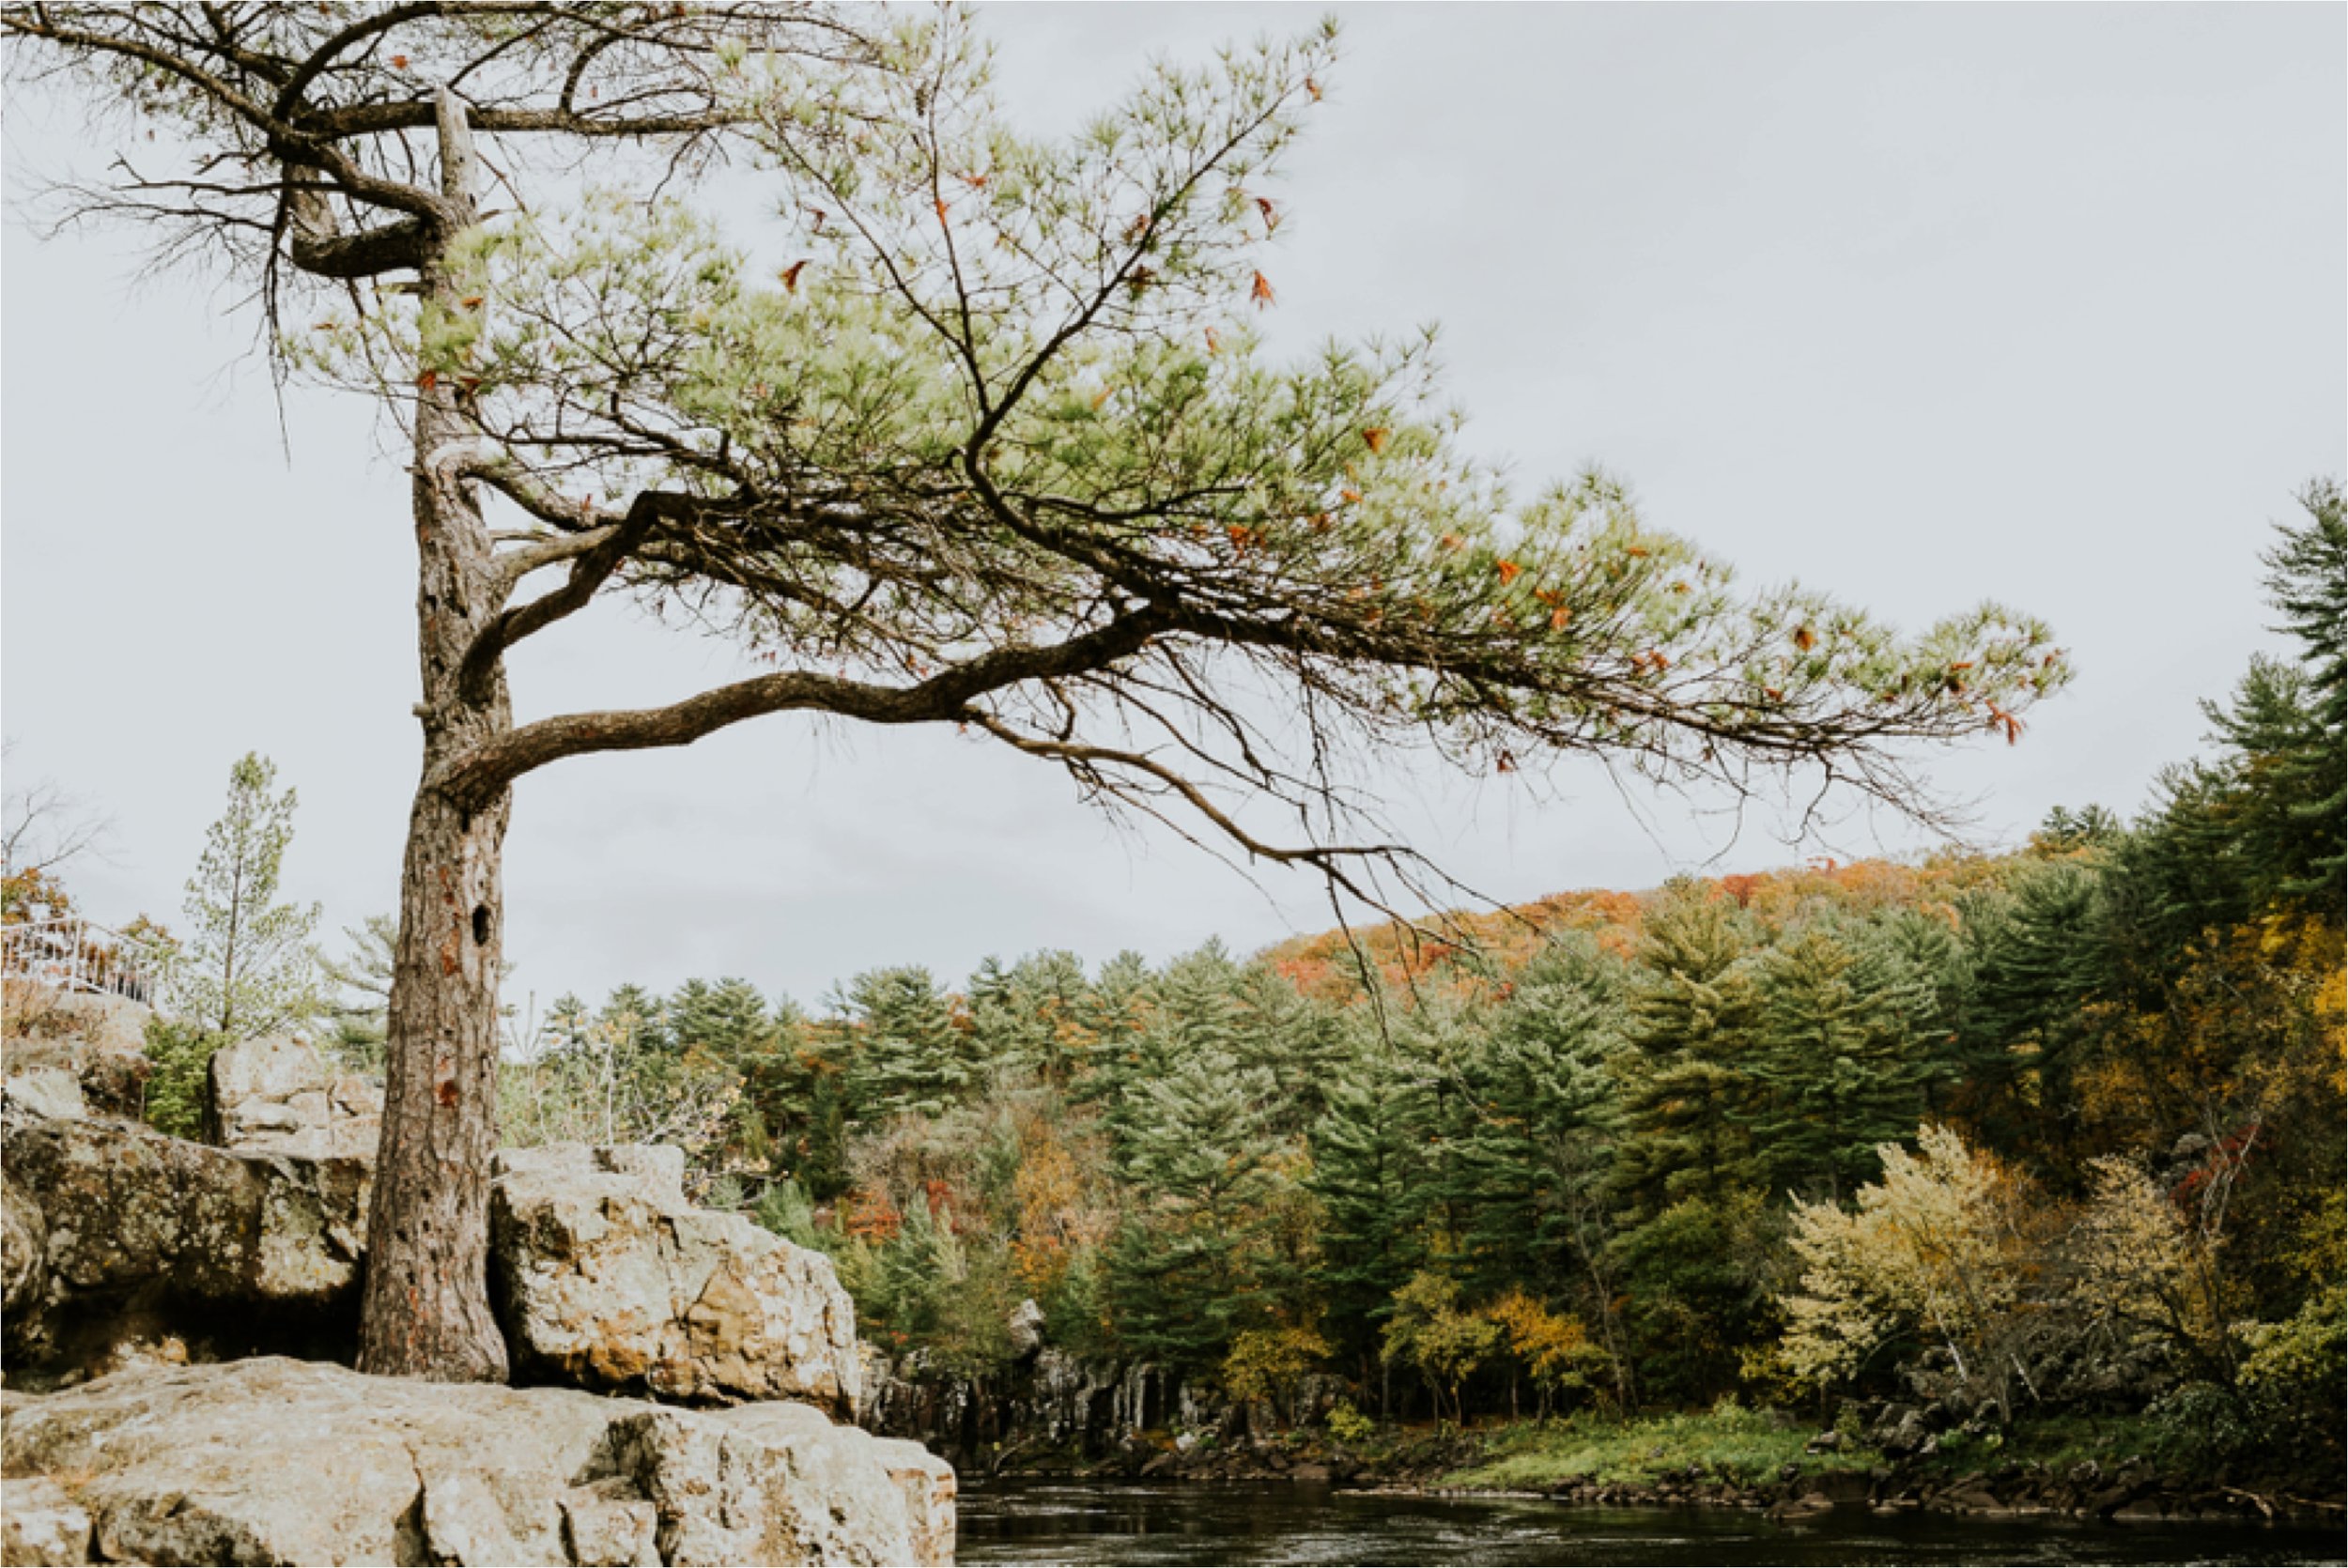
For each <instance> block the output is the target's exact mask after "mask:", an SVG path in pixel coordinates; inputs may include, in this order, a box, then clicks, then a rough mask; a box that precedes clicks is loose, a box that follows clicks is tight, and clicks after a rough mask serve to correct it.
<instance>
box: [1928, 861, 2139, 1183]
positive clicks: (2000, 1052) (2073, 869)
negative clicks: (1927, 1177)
mask: <svg viewBox="0 0 2348 1568" xmlns="http://www.w3.org/2000/svg"><path fill="white" fill-rule="evenodd" d="M2101 880H2102V879H2101V877H2100V875H2099V873H2098V871H2097V870H2096V869H2095V868H2094V867H2093V866H2092V865H2089V864H2083V863H2081V862H2079V861H2077V860H2060V861H2048V862H2040V863H2035V864H2030V865H2026V866H2024V867H2022V868H2021V869H2020V870H2019V873H2018V874H2017V875H2016V877H2015V879H2014V881H2013V883H2012V884H2011V885H2010V886H2009V887H2008V888H2007V889H2006V890H2004V892H2003V893H2001V894H2000V895H1999V896H1997V897H1994V898H1987V899H1979V900H1975V901H1974V902H1973V904H1972V905H1971V907H1970V918H1969V920H1968V922H1967V933H1966V939H1967V945H1968V946H1969V947H1970V954H1971V968H1972V975H1973V979H1972V985H1971V987H1970V991H1969V992H1968V994H1967V997H1966V1004H1965V1015H1964V1018H1963V1020H1962V1022H1961V1023H1960V1026H1959V1031H1958V1033H1959V1041H1958V1050H1959V1053H1960V1056H1961V1060H1962V1062H1963V1064H1964V1072H1965V1079H1966V1089H1965V1092H1964V1095H1963V1096H1962V1098H1961V1099H1960V1108H1961V1109H1963V1110H1964V1111H1965V1112H1966V1114H1967V1115H1968V1117H1969V1119H1970V1120H1971V1121H1972V1122H1973V1124H1974V1125H1975V1126H1976V1127H1977V1128H1979V1129H1980V1130H1982V1132H1983V1133H1984V1134H1985V1136H1986V1137H1987V1138H1988V1140H1989V1142H1990V1143H1991V1144H1992V1145H1993V1146H1995V1147H1996V1148H1998V1149H1999V1151H2000V1152H2001V1153H2005V1154H2011V1155H2022V1156H2025V1157H2027V1158H2031V1159H2032V1160H2034V1161H2042V1162H2051V1163H2055V1164H2061V1163H2062V1162H2065V1161H2067V1160H2068V1145H2069V1136H2070V1117H2069V1115H2068V1113H2069V1111H2070V1110H2071V1107H2072V1079H2073V1074H2074V1072H2075V1071H2076V1069H2077V1067H2078V1053H2079V1051H2080V1048H2081V1043H2082V1041H2083V1040H2084V1039H2085V1038H2086V1035H2087V1017H2086V1008H2087V1006H2088V1003H2089V1001H2090V999H2091V998H2092V997H2093V995H2094V993H2095V992H2096V990H2097V987H2098V985H2099V984H2100V983H2101V982H2102V981H2103V980H2104V978H2105V976H2106V973H2107V966H2106V962H2105V959H2106V956H2107V954H2108V952H2109V948H2108V946H2107V945H2105V943H2104V942H2103V941H2102V940H2101V939H2102V936H2103V933H2104V931H2105V930H2106V929H2107V927H2106V920H2107V918H2108V916H2107V914H2106V912H2105V910H2104V907H2103V905H2102V901H2101V888H2100V883H2101Z"/></svg>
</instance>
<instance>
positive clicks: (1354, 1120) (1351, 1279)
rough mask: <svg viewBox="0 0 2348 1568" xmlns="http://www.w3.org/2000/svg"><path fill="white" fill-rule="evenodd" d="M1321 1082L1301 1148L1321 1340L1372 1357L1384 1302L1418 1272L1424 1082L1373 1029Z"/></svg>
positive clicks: (1424, 1190)
mask: <svg viewBox="0 0 2348 1568" xmlns="http://www.w3.org/2000/svg"><path fill="white" fill-rule="evenodd" d="M1355 1034H1356V1038H1355V1040H1354V1041H1353V1046H1354V1049H1353V1051H1352V1053H1351V1054H1350V1055H1349V1057H1348V1059H1347V1060H1346V1061H1345V1062H1344V1063H1343V1064H1342V1065H1341V1066H1339V1067H1338V1068H1336V1071H1335V1072H1334V1073H1333V1074H1332V1076H1331V1077H1330V1080H1329V1082H1328V1084H1326V1086H1325V1089H1324V1101H1325V1103H1324V1107H1323V1109H1322V1111H1321V1115H1320V1117H1319V1118H1318V1119H1317V1120H1316V1121H1315V1122H1314V1123H1313V1126H1312V1130H1311V1133H1310V1136H1309V1140H1308V1143H1307V1147H1308V1149H1309V1151H1310V1153H1311V1156H1312V1167H1311V1169H1312V1174H1311V1176H1310V1177H1309V1178H1308V1179H1309V1181H1310V1184H1311V1187H1312V1190H1313V1192H1314V1193H1315V1195H1316V1196H1318V1197H1319V1198H1320V1200H1321V1209H1322V1212H1323V1215H1324V1221H1323V1224H1322V1229H1321V1267H1320V1273H1319V1282H1320V1286H1321V1293H1322V1297H1323V1299H1324V1300H1325V1302H1326V1304H1327V1309H1328V1324H1329V1331H1330V1334H1331V1337H1332V1338H1333V1339H1334V1340H1335V1341H1336V1344H1337V1345H1338V1346H1339V1347H1340V1348H1341V1349H1347V1350H1351V1351H1353V1352H1355V1353H1357V1354H1363V1355H1367V1354H1370V1353H1373V1352H1374V1351H1375V1350H1376V1349H1377V1346H1378V1345H1379V1343H1380V1336H1381V1334H1382V1333H1383V1330H1384V1326H1385V1320H1386V1318H1387V1316H1388V1314H1390V1313H1391V1312H1392V1311H1393V1304H1394V1293H1395V1292H1396V1291H1398V1290H1399V1289H1401V1288H1402V1285H1403V1284H1404V1283H1405V1282H1407V1281H1408V1280H1409V1279H1410V1278H1411V1276H1412V1275H1413V1274H1414V1273H1416V1272H1418V1270H1419V1269H1420V1268H1423V1267H1424V1266H1425V1263H1426V1259H1427V1252H1428V1249H1427V1235H1426V1231H1427V1222H1428V1216H1429V1211H1430V1210H1431V1208H1432V1207H1433V1205H1434V1201H1435V1199H1434V1192H1433V1185H1434V1183H1433V1177H1434V1162H1433V1160H1432V1158H1431V1155H1430V1151H1429V1142H1430V1141H1431V1139H1432V1138H1433V1136H1434V1133H1433V1127H1434V1118H1435V1103H1434V1095H1433V1093H1432V1091H1431V1088H1430V1085H1429V1074H1428V1073H1427V1071H1426V1070H1425V1069H1424V1068H1423V1066H1422V1064H1419V1063H1416V1062H1413V1060H1412V1059H1411V1057H1410V1056H1409V1054H1408V1053H1407V1051H1406V1049H1404V1048H1401V1047H1398V1044H1397V1042H1395V1041H1393V1040H1391V1039H1389V1038H1386V1036H1385V1035H1384V1034H1383V1033H1382V1032H1381V1031H1379V1030H1378V1029H1377V1028H1376V1027H1375V1026H1374V1025H1368V1024H1364V1023H1357V1025H1356V1029H1355Z"/></svg>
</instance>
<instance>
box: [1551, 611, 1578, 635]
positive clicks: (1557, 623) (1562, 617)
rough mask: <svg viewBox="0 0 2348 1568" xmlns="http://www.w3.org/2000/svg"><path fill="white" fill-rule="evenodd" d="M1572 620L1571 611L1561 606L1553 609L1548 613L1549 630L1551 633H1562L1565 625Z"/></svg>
mask: <svg viewBox="0 0 2348 1568" xmlns="http://www.w3.org/2000/svg"><path fill="white" fill-rule="evenodd" d="M1572 619H1573V611H1571V610H1569V609H1568V608H1567V607H1565V606H1563V605H1559V606H1558V607H1556V608H1555V609H1552V610H1551V611H1550V612H1549V629H1550V630H1551V631H1552V632H1562V631H1564V630H1565V629H1566V623H1567V622H1568V621H1570V620H1572Z"/></svg>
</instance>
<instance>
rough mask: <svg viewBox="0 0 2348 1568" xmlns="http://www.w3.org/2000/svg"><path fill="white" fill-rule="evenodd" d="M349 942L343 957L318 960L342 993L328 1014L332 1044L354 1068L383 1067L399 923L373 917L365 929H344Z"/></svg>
mask: <svg viewBox="0 0 2348 1568" xmlns="http://www.w3.org/2000/svg"><path fill="white" fill-rule="evenodd" d="M343 939H344V941H345V942H346V943H347V944H348V948H347V949H346V951H345V953H344V956H343V957H341V958H339V959H334V958H329V957H327V956H325V955H324V954H320V955H319V957H318V973H319V974H320V975H321V976H324V977H325V978H326V980H327V981H328V982H329V983H331V984H332V985H333V986H335V987H337V988H338V989H339V991H340V994H339V995H338V996H337V997H336V998H335V999H334V1001H333V1002H332V1004H331V1005H330V1006H329V1007H328V1009H327V1012H328V1017H329V1019H330V1021H331V1022H332V1027H333V1031H334V1038H333V1042H332V1043H333V1046H334V1050H335V1053H336V1054H338V1055H339V1056H341V1057H342V1059H343V1060H344V1061H346V1062H348V1063H349V1064H350V1065H351V1066H353V1067H357V1068H381V1067H382V1065H383V1040H384V1037H385V1033H386V1031H387V1030H388V1029H389V1027H390V1011H391V1002H392V955H393V953H394V950H395V949H396V948H397V946H398V943H399V920H398V918H397V917H396V916H394V915H368V916H367V917H366V919H365V920H364V921H363V922H361V923H360V924H359V925H356V926H346V927H344V928H343Z"/></svg>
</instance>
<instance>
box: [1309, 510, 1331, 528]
mask: <svg viewBox="0 0 2348 1568" xmlns="http://www.w3.org/2000/svg"><path fill="white" fill-rule="evenodd" d="M1329 523H1330V517H1329V514H1327V513H1326V512H1316V513H1314V514H1313V531H1314V532H1315V533H1326V532H1328V531H1329Z"/></svg>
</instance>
